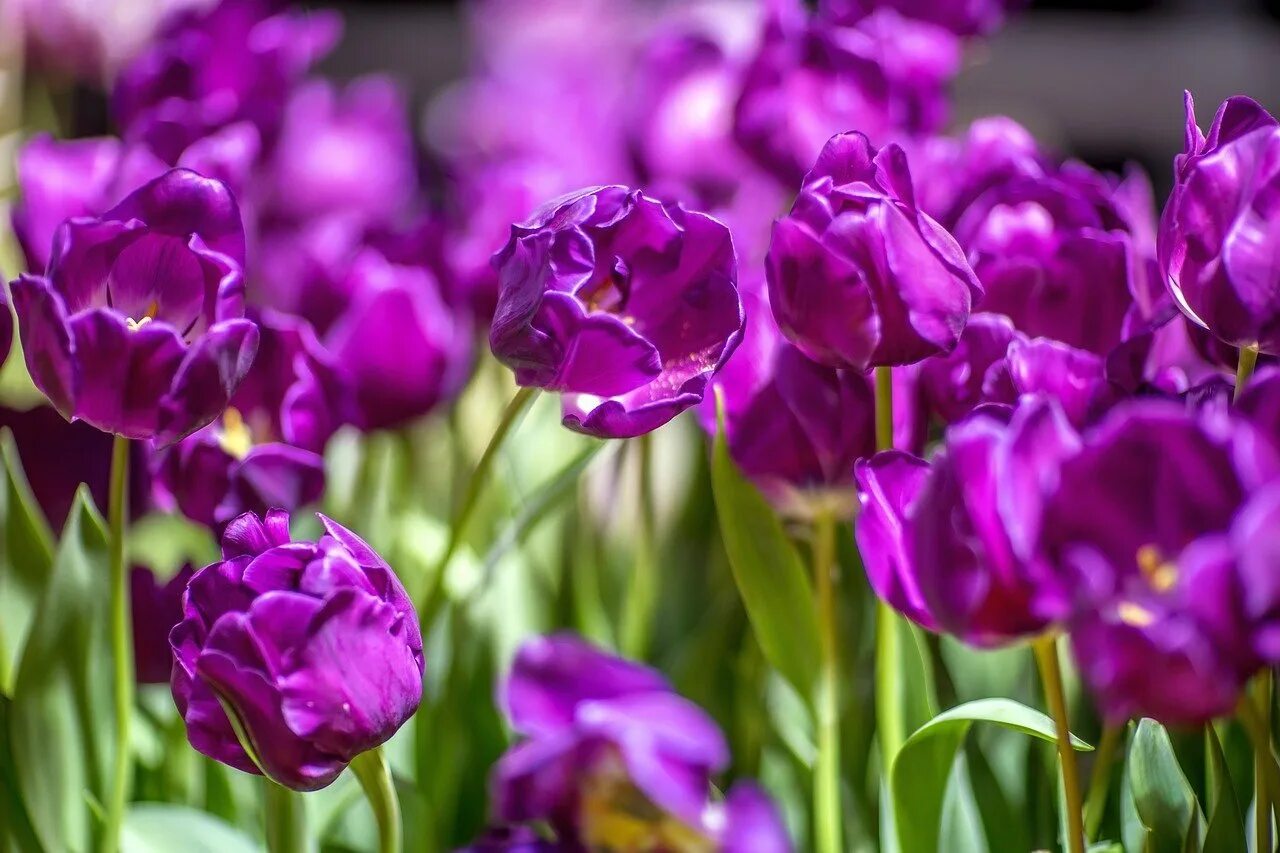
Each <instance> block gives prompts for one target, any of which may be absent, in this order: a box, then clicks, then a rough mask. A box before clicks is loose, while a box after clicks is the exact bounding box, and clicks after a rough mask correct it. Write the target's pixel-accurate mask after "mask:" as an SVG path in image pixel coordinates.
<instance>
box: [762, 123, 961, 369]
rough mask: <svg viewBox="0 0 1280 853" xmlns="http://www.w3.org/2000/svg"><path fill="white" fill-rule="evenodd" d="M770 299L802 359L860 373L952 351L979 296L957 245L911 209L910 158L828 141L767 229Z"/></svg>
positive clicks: (846, 137) (894, 150)
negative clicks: (791, 199)
mask: <svg viewBox="0 0 1280 853" xmlns="http://www.w3.org/2000/svg"><path fill="white" fill-rule="evenodd" d="M767 272H768V280H769V301H770V303H771V304H772V306H773V313H774V316H775V317H776V318H777V320H778V325H779V326H780V327H781V329H782V332H783V334H784V335H786V336H787V338H788V339H789V340H791V341H792V342H793V343H795V344H796V346H798V347H799V348H800V349H801V351H803V352H804V353H805V354H806V355H808V356H809V357H810V358H812V359H814V360H815V361H818V362H821V363H823V364H828V365H831V366H833V367H846V368H851V369H854V370H866V369H867V368H868V367H878V366H888V365H903V364H911V363H913V362H917V361H920V360H922V359H924V358H927V357H928V356H931V355H937V354H939V353H946V352H950V351H951V350H952V349H954V348H955V346H956V344H957V342H958V341H959V339H960V334H961V332H963V330H964V327H965V323H966V322H967V320H968V318H969V310H970V308H971V307H972V305H973V303H974V301H975V300H977V299H978V298H979V297H980V296H981V295H982V286H981V285H980V284H979V283H978V280H977V278H976V277H975V276H974V274H973V271H972V270H971V269H970V268H969V264H968V262H967V261H966V260H965V259H964V255H963V253H962V252H961V251H960V247H959V246H958V245H957V244H956V242H955V240H954V239H952V237H951V235H950V234H948V233H947V232H946V230H944V229H943V228H942V226H940V225H939V224H938V223H937V222H935V221H934V220H933V219H931V218H930V217H928V216H927V215H925V214H924V213H922V212H921V211H920V210H919V209H917V208H916V206H915V196H914V192H913V190H912V186H911V174H910V171H909V170H908V167H907V160H906V155H905V154H904V153H903V151H902V149H901V148H899V147H898V146H897V145H888V146H886V147H885V148H883V149H881V150H879V151H877V150H876V149H875V148H874V147H872V145H871V143H870V142H869V141H868V140H867V138H866V137H865V136H863V135H862V134H860V133H847V134H841V135H839V136H835V137H832V138H831V140H830V141H828V142H827V145H826V147H825V148H823V149H822V154H821V155H820V156H819V157H818V160H817V162H816V163H815V164H814V166H813V168H812V169H811V170H810V171H809V174H808V175H807V176H806V177H805V181H804V186H803V189H802V190H801V192H800V195H799V197H798V198H797V199H796V202H795V205H794V206H793V207H792V208H791V212H790V213H789V214H788V215H787V216H785V217H783V218H782V219H779V220H778V222H777V223H776V224H775V225H774V230H773V240H772V242H771V244H770V247H769V257H768V262H767Z"/></svg>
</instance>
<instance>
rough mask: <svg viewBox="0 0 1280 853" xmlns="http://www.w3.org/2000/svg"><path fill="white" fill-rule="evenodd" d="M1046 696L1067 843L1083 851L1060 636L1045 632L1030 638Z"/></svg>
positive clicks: (1077, 773) (1077, 771) (1074, 851)
mask: <svg viewBox="0 0 1280 853" xmlns="http://www.w3.org/2000/svg"><path fill="white" fill-rule="evenodd" d="M1031 648H1032V649H1033V650H1034V651H1035V656H1036V665H1037V666H1038V667H1039V669H1040V681H1041V682H1042V683H1043V684H1044V697H1045V701H1046V702H1047V703H1048V705H1049V711H1050V716H1052V717H1053V725H1054V728H1055V729H1056V730H1057V733H1058V760H1059V763H1060V764H1061V765H1062V790H1063V793H1064V795H1065V797H1066V801H1067V845H1068V848H1069V849H1070V851H1071V853H1084V849H1085V841H1084V810H1083V809H1082V808H1081V805H1080V768H1079V766H1078V765H1077V764H1076V751H1075V749H1074V748H1073V747H1072V746H1071V728H1070V725H1069V722H1068V720H1067V697H1066V693H1065V691H1064V690H1063V687H1062V670H1061V668H1060V667H1059V666H1058V646H1057V638H1056V637H1055V636H1054V635H1053V634H1042V635H1040V636H1039V637H1037V638H1036V639H1034V640H1032V641H1031Z"/></svg>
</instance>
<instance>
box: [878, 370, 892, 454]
mask: <svg viewBox="0 0 1280 853" xmlns="http://www.w3.org/2000/svg"><path fill="white" fill-rule="evenodd" d="M892 449H893V368H890V367H877V368H876V450H892Z"/></svg>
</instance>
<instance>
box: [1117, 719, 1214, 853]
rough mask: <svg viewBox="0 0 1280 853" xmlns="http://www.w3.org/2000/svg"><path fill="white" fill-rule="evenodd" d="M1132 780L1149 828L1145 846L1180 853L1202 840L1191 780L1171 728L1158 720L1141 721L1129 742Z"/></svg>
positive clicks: (1139, 812) (1157, 852) (1156, 851)
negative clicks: (1182, 764)
mask: <svg viewBox="0 0 1280 853" xmlns="http://www.w3.org/2000/svg"><path fill="white" fill-rule="evenodd" d="M1128 783H1129V787H1130V789H1131V790H1132V792H1133V805H1134V808H1135V810H1136V812H1137V816H1138V820H1139V821H1140V822H1141V823H1142V826H1143V827H1145V829H1146V838H1145V841H1144V843H1143V850H1145V851H1150V853H1165V851H1169V853H1177V851H1182V850H1185V849H1187V845H1188V843H1191V844H1192V848H1193V849H1195V845H1196V844H1197V843H1198V841H1199V838H1198V837H1196V836H1197V835H1198V827H1199V826H1201V825H1202V823H1203V822H1202V820H1201V818H1200V812H1199V806H1198V804H1197V803H1196V797H1195V794H1194V792H1193V791H1192V788H1191V784H1190V783H1189V782H1188V781H1187V777H1186V776H1185V775H1184V774H1183V772H1182V767H1181V766H1180V765H1179V764H1178V758H1177V756H1176V755H1175V754H1174V751H1173V743H1172V742H1171V741H1170V740H1169V732H1168V731H1166V730H1165V728H1164V726H1162V725H1160V724H1159V723H1157V722H1156V721H1155V720H1151V719H1143V720H1140V721H1139V722H1138V726H1137V729H1136V730H1135V731H1134V735H1133V740H1132V741H1131V742H1130V744H1129V761H1128Z"/></svg>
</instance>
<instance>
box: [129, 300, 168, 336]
mask: <svg viewBox="0 0 1280 853" xmlns="http://www.w3.org/2000/svg"><path fill="white" fill-rule="evenodd" d="M159 313H160V303H158V302H156V301H155V300H154V299H153V300H151V304H150V305H149V306H148V307H147V313H146V314H143V315H142V318H141V319H139V320H135V319H133V318H132V317H126V318H125V321H124V324H125V326H126V327H127V328H128V329H129V331H131V332H136V331H138V330H139V329H141V328H142V327H143V326H145V325H147V324H148V323H150V322H151V321H152V320H154V319H155V318H156V315H157V314H159Z"/></svg>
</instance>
